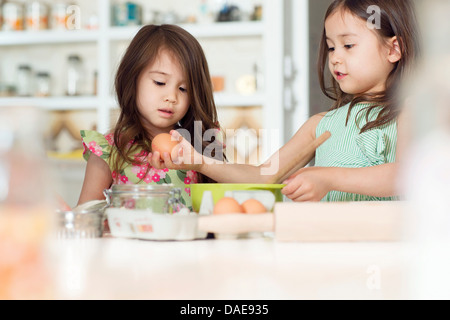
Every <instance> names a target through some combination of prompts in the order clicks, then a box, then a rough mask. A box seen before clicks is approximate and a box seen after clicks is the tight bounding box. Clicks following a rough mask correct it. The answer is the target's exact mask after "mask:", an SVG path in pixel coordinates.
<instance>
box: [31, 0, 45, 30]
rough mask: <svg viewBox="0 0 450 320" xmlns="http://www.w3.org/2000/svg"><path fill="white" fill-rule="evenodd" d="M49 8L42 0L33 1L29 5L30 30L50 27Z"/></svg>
mask: <svg viewBox="0 0 450 320" xmlns="http://www.w3.org/2000/svg"><path fill="white" fill-rule="evenodd" d="M48 11H49V10H48V8H47V5H45V4H44V3H42V2H40V1H31V2H30V3H29V4H28V5H27V14H26V27H27V29H28V30H44V29H48V14H49V12H48Z"/></svg>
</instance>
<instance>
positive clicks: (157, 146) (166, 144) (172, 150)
mask: <svg viewBox="0 0 450 320" xmlns="http://www.w3.org/2000/svg"><path fill="white" fill-rule="evenodd" d="M177 145H178V141H175V140H173V139H172V136H171V135H170V134H168V133H160V134H157V135H156V136H155V137H154V138H153V140H152V152H155V151H158V152H159V155H160V157H161V159H162V156H163V153H165V152H167V153H168V154H170V157H171V158H172V159H175V158H176V156H177V153H178V150H179V148H176V147H177Z"/></svg>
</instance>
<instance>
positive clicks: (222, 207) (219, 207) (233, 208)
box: [213, 197, 244, 214]
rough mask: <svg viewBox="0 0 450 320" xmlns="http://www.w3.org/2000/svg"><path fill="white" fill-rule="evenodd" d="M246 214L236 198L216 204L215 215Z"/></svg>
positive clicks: (223, 199) (226, 199)
mask: <svg viewBox="0 0 450 320" xmlns="http://www.w3.org/2000/svg"><path fill="white" fill-rule="evenodd" d="M222 213H244V209H243V208H242V206H241V205H240V204H239V202H237V201H236V200H235V199H234V198H230V197H224V198H222V199H220V200H219V201H217V202H216V204H215V206H214V210H213V214H222Z"/></svg>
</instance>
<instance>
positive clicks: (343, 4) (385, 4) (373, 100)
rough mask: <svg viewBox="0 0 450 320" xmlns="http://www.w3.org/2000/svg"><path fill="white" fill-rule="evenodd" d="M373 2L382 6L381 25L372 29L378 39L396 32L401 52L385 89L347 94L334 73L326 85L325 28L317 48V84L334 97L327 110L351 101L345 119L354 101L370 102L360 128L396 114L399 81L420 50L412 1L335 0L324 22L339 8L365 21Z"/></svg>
mask: <svg viewBox="0 0 450 320" xmlns="http://www.w3.org/2000/svg"><path fill="white" fill-rule="evenodd" d="M373 5H376V6H378V7H379V8H380V9H381V10H380V11H381V16H380V20H379V21H380V26H379V27H380V28H378V27H377V28H375V29H374V31H375V32H377V34H378V36H379V38H380V39H381V41H385V40H386V39H389V38H392V37H394V36H396V37H397V39H398V42H399V47H400V52H401V59H400V60H399V61H398V62H396V64H395V66H394V69H393V70H392V71H391V73H390V74H389V76H388V78H387V81H386V90H385V91H383V92H378V93H373V94H358V95H351V94H347V93H345V92H343V91H342V90H341V89H340V87H339V84H338V83H337V81H336V80H335V79H334V78H333V77H331V86H327V84H326V79H325V78H326V76H325V72H326V70H327V69H328V63H327V61H328V45H327V41H326V32H325V28H324V30H323V33H322V39H321V42H320V48H319V60H318V72H319V82H320V87H321V89H322V91H323V93H324V94H325V95H326V96H327V97H328V98H330V99H332V100H334V101H335V103H334V105H333V107H332V108H331V109H330V110H334V109H337V108H340V107H342V106H344V105H346V104H348V103H350V108H349V111H348V115H347V122H348V120H349V117H350V112H351V110H352V108H353V107H354V106H355V105H356V104H357V103H360V102H369V103H370V106H369V107H367V109H365V110H366V111H367V112H366V120H367V123H366V124H365V126H364V127H362V128H361V132H364V131H367V130H370V129H373V128H376V127H379V126H383V125H385V124H387V123H390V122H391V121H392V120H394V119H396V118H397V116H398V114H399V113H400V109H401V107H400V105H401V103H400V101H399V94H398V90H399V87H400V84H401V81H402V80H403V79H404V78H405V76H406V75H408V74H409V73H410V71H411V69H412V67H413V64H414V61H415V60H416V58H417V56H418V54H419V41H418V37H419V34H418V30H417V21H416V17H415V11H414V5H413V3H412V1H410V0H334V1H333V2H332V3H331V5H330V6H329V7H328V10H327V12H326V14H325V18H324V22H325V21H326V19H327V18H328V17H329V16H330V15H332V14H333V13H335V12H336V11H338V10H346V11H347V12H350V13H351V14H353V15H355V16H357V17H359V18H361V19H364V20H365V21H367V20H368V19H370V17H371V13H370V10H368V8H369V7H370V6H373ZM368 11H369V12H368ZM379 107H381V110H380V112H379V113H378V116H377V118H376V119H375V120H374V121H370V122H369V121H368V119H369V114H370V112H371V111H372V110H373V109H375V108H379Z"/></svg>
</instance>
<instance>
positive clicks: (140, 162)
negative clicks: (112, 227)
mask: <svg viewBox="0 0 450 320" xmlns="http://www.w3.org/2000/svg"><path fill="white" fill-rule="evenodd" d="M81 137H82V142H83V147H84V152H83V157H84V159H85V160H86V161H87V160H88V159H89V157H90V156H91V154H95V155H97V156H99V157H100V158H101V159H103V160H105V162H106V163H107V164H108V165H109V167H110V169H111V172H112V178H113V180H114V183H115V184H173V185H174V187H176V188H180V189H181V201H182V202H183V204H185V205H186V206H187V207H188V208H189V209H191V210H192V201H191V190H190V188H189V185H190V184H192V183H197V182H198V174H197V172H195V171H184V170H169V169H163V170H158V169H154V168H153V167H151V168H150V170H148V169H149V166H150V164H149V163H148V162H147V156H148V152H147V151H145V150H137V151H136V154H135V155H134V159H135V160H136V161H133V163H130V164H128V165H127V166H126V167H125V168H123V169H122V170H121V171H120V172H116V171H113V168H112V163H110V160H109V158H110V155H111V151H112V149H113V148H114V147H115V145H114V136H113V134H112V133H110V134H106V135H103V134H101V133H99V132H97V131H92V130H82V131H81Z"/></svg>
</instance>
